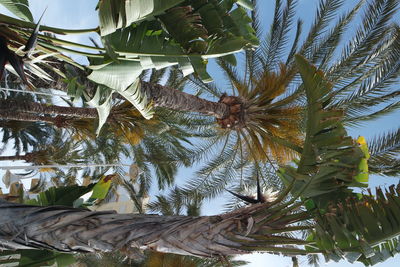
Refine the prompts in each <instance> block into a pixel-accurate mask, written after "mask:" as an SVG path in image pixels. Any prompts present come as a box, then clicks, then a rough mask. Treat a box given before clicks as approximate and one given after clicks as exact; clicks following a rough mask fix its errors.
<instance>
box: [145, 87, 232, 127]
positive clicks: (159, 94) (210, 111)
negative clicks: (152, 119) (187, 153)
mask: <svg viewBox="0 0 400 267" xmlns="http://www.w3.org/2000/svg"><path fill="white" fill-rule="evenodd" d="M141 89H142V91H143V92H144V93H145V94H146V95H147V97H148V98H149V99H151V100H152V101H153V102H154V104H155V106H158V107H164V108H168V109H173V110H179V111H191V112H199V113H202V114H206V115H211V116H214V117H216V118H217V119H222V118H225V117H227V116H229V106H228V105H226V104H225V103H220V102H212V101H208V100H206V99H202V98H200V97H197V96H194V95H191V94H187V93H185V92H182V91H179V90H176V89H174V88H171V87H168V86H162V85H159V84H153V83H148V82H142V83H141Z"/></svg>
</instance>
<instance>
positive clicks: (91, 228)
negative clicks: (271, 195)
mask: <svg viewBox="0 0 400 267" xmlns="http://www.w3.org/2000/svg"><path fill="white" fill-rule="evenodd" d="M297 64H298V68H299V70H300V73H301V77H302V80H303V82H304V88H305V91H306V96H307V114H308V116H307V127H306V138H305V143H304V147H303V149H302V156H301V159H300V161H299V162H298V167H297V168H295V167H294V166H293V165H288V166H286V167H284V168H282V169H280V170H279V176H280V177H281V179H282V181H283V183H284V184H285V185H286V188H285V190H284V192H282V193H281V194H280V195H279V196H278V197H277V199H276V200H274V201H271V202H270V201H267V202H264V203H260V204H254V205H250V206H247V207H244V208H240V209H238V210H235V211H232V212H229V213H226V214H221V215H216V216H208V217H207V216H205V217H201V216H200V217H199V216H177V215H171V216H158V215H132V214H115V213H109V212H90V211H86V210H82V209H72V208H66V207H60V206H59V207H46V208H42V207H37V206H29V205H20V204H18V205H17V204H12V203H7V202H4V201H2V202H0V209H1V210H2V214H4V215H5V216H2V217H1V218H0V222H1V224H2V225H3V227H2V231H1V232H0V234H1V235H2V238H1V239H5V238H6V237H13V238H12V239H8V240H7V242H4V244H3V247H4V248H7V249H15V248H30V249H35V248H36V249H41V248H44V249H49V248H51V249H52V250H57V251H62V252H74V251H75V252H76V251H78V252H95V251H114V250H123V251H124V252H125V253H128V254H129V253H135V251H136V248H142V249H144V248H148V249H153V250H159V251H170V252H174V253H177V254H183V255H193V256H201V257H215V256H220V255H224V256H227V255H236V254H242V253H248V252H251V251H267V252H271V253H278V252H280V253H283V254H284V255H287V256H291V257H292V256H296V255H306V254H318V253H322V254H324V255H325V256H326V257H328V258H329V259H340V258H343V257H346V258H347V259H348V260H349V261H355V260H358V261H361V262H363V263H365V264H371V263H374V262H376V261H377V260H380V259H381V258H382V257H383V255H393V254H394V253H396V251H395V247H394V246H391V245H390V244H393V242H397V241H396V240H397V236H398V235H399V233H400V225H399V223H398V222H399V221H400V220H399V218H397V217H398V214H400V213H399V207H398V205H397V204H396V203H397V202H398V201H399V196H400V188H395V187H394V186H393V187H390V188H389V189H388V190H387V191H386V192H385V193H384V192H383V191H382V190H380V189H378V190H377V193H376V196H373V195H372V194H361V195H360V194H356V193H353V192H352V191H351V190H349V187H354V186H356V187H364V186H365V181H364V176H365V175H364V173H363V172H364V171H363V169H360V167H359V166H360V162H362V160H363V158H365V157H366V155H365V154H364V152H363V151H362V150H361V149H360V148H359V147H358V146H357V145H356V143H355V142H354V141H353V139H352V138H351V137H349V136H347V133H346V131H345V129H344V127H343V125H342V123H341V120H342V116H343V112H339V111H338V110H336V109H334V108H332V107H331V106H330V103H331V100H332V98H331V97H330V93H331V92H332V85H331V84H330V83H329V82H328V81H327V80H326V78H325V77H324V75H323V73H322V72H321V71H320V70H317V69H316V68H315V67H313V66H311V65H310V64H309V63H307V61H305V60H304V59H303V58H301V57H297ZM289 193H290V195H289ZM10 218H12V219H10ZM304 222H308V225H303V224H302V223H304ZM49 225H51V227H49ZM377 225H382V227H377ZM301 230H303V231H304V230H308V231H309V236H307V237H304V238H301V237H289V236H288V235H287V234H288V233H292V232H297V231H301ZM70 231H72V232H73V234H71V232H70ZM393 238H394V239H393ZM380 244H383V245H382V246H380Z"/></svg>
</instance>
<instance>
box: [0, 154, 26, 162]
mask: <svg viewBox="0 0 400 267" xmlns="http://www.w3.org/2000/svg"><path fill="white" fill-rule="evenodd" d="M3 160H13V161H14V160H25V156H24V155H22V156H21V155H15V156H0V161H3Z"/></svg>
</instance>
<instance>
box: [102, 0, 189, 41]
mask: <svg viewBox="0 0 400 267" xmlns="http://www.w3.org/2000/svg"><path fill="white" fill-rule="evenodd" d="M181 2H183V0H145V1H137V0H126V1H120V0H100V1H99V4H98V10H99V20H100V32H101V35H102V36H105V35H107V34H110V33H113V32H115V31H116V30H117V29H120V28H125V27H127V26H129V25H131V24H132V23H134V22H139V21H142V20H145V19H152V18H154V16H156V15H160V14H162V13H163V12H164V11H165V10H167V9H169V8H172V7H174V6H176V5H177V4H179V3H181Z"/></svg>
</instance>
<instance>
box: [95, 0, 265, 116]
mask: <svg viewBox="0 0 400 267" xmlns="http://www.w3.org/2000/svg"><path fill="white" fill-rule="evenodd" d="M234 3H235V1H231V0H223V1H217V0H210V1H207V2H206V3H203V2H199V1H194V0H190V1H189V0H188V1H163V2H162V3H161V2H160V1H146V2H144V1H125V2H121V1H100V3H99V14H100V23H101V29H102V35H103V37H102V41H103V45H104V47H105V49H106V51H107V54H105V55H104V59H103V60H102V61H99V60H97V59H96V60H92V65H91V66H90V68H91V69H92V73H91V74H90V75H89V79H91V80H92V81H94V82H96V83H99V84H102V85H105V86H107V87H109V88H110V89H111V90H115V91H116V92H117V93H120V94H122V93H121V92H123V95H124V97H126V95H127V92H129V96H130V97H129V99H128V98H127V100H129V101H130V102H131V103H132V104H133V105H134V106H135V107H136V108H138V109H139V111H140V112H141V114H142V115H143V116H144V117H145V118H151V117H152V110H151V106H149V104H150V102H149V101H148V100H147V99H146V95H145V93H144V92H142V91H141V90H140V88H132V87H133V84H134V82H136V79H137V78H138V77H139V75H140V73H141V72H142V71H143V70H146V69H151V68H155V69H161V68H165V67H168V66H172V65H179V67H180V69H181V70H182V72H183V74H184V75H188V74H190V73H192V72H195V73H196V74H197V75H198V76H199V77H200V78H201V79H202V80H203V81H205V82H209V81H211V80H212V79H211V77H210V76H209V75H208V73H207V72H206V64H207V59H208V58H213V57H221V56H225V55H230V54H232V53H235V52H238V51H240V50H242V49H243V48H246V47H251V46H254V45H257V44H258V40H257V38H256V36H255V34H254V29H253V28H252V27H251V26H250V25H251V19H250V17H249V16H248V15H247V13H246V11H245V9H244V8H243V7H242V6H247V7H249V5H246V1H241V5H242V6H240V5H238V6H236V7H234ZM247 4H248V3H247ZM133 6H136V9H135V12H136V13H135V14H131V13H129V12H133V11H132V9H133ZM144 18H145V19H146V20H143V19H144ZM108 24H109V25H108ZM136 84H137V83H135V86H136ZM138 85H139V84H138ZM139 86H140V85H139Z"/></svg>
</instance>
